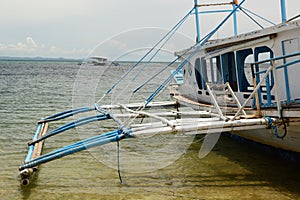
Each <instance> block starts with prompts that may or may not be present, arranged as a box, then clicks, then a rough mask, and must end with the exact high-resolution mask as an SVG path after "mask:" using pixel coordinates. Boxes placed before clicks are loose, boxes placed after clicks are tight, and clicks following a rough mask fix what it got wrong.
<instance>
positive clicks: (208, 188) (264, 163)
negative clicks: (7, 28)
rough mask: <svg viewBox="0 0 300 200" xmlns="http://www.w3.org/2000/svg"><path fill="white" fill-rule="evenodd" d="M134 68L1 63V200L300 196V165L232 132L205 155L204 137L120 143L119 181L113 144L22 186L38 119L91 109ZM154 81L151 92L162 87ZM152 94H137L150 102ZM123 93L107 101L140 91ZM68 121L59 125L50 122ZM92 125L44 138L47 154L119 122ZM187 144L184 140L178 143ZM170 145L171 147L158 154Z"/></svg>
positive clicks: (45, 168) (58, 163)
mask: <svg viewBox="0 0 300 200" xmlns="http://www.w3.org/2000/svg"><path fill="white" fill-rule="evenodd" d="M130 65H131V64H130V63H127V64H123V65H121V66H118V67H117V66H112V67H109V68H107V67H106V68H105V70H104V69H103V68H101V67H99V66H98V68H97V67H93V66H79V65H78V64H77V63H75V62H30V61H23V62H22V61H1V62H0V166H1V170H0V180H1V181H0V199H8V200H10V199H274V200H275V199H278V200H279V199H280V200H281V199H299V198H300V173H299V172H300V164H299V162H297V161H293V160H291V159H286V158H283V157H282V156H280V155H279V154H278V152H277V151H273V150H270V149H268V148H265V147H264V146H260V145H257V144H255V143H251V142H247V141H243V140H236V139H234V138H232V137H230V136H229V135H222V136H221V137H220V139H219V140H218V142H217V144H216V146H215V147H214V148H213V150H212V151H211V152H210V153H209V154H208V155H207V156H206V157H204V158H202V159H200V158H199V157H198V152H199V149H200V148H201V144H202V141H203V137H202V136H197V137H193V138H191V139H190V138H182V139H181V138H180V139H179V140H174V138H171V139H170V138H169V137H167V136H160V137H155V136H154V137H152V138H144V139H139V140H136V141H135V140H134V139H130V140H128V141H124V142H123V141H121V143H120V145H121V149H122V150H121V152H120V168H121V176H122V180H123V183H122V184H121V183H120V180H119V177H118V173H117V162H116V155H117V154H116V153H117V150H116V149H117V147H116V144H111V145H108V147H107V148H104V149H101V148H98V147H96V148H95V149H94V150H90V151H83V152H80V153H77V154H74V155H70V156H67V157H64V158H61V159H58V160H55V161H51V162H49V163H46V164H43V165H41V166H40V167H39V170H38V173H36V175H35V177H34V178H33V180H31V183H30V185H29V186H27V187H23V186H21V185H20V182H19V179H20V177H19V170H18V167H19V166H20V164H21V162H22V161H24V159H25V156H26V154H27V149H28V147H27V145H26V144H27V142H28V141H29V140H30V139H31V138H32V136H33V134H34V132H35V128H36V122H37V121H38V120H39V119H41V118H43V117H45V116H49V115H51V114H54V113H57V112H60V111H63V110H67V109H71V108H73V107H74V105H75V104H76V105H80V106H81V104H82V105H83V104H84V103H86V104H87V105H86V106H92V105H91V102H95V101H97V100H98V99H99V98H101V97H102V95H103V94H104V93H105V91H106V89H107V88H109V86H111V85H112V84H113V83H114V82H115V81H116V80H117V79H118V77H120V75H122V74H123V73H124V72H125V71H126V70H127V69H128V67H129V66H130ZM162 66H163V65H160V64H156V65H155V66H152V67H146V68H145V69H144V72H146V73H144V75H140V76H139V77H140V78H142V79H143V80H146V78H149V77H150V75H149V74H151V73H152V72H153V71H155V70H157V69H160V68H161V67H162ZM84 67H86V68H84ZM147 70H148V71H147ZM150 72H151V73H150ZM167 73H169V72H167ZM145 74H146V75H145ZM95 80H96V83H95ZM132 80H133V79H132ZM131 82H134V81H131ZM155 83H157V84H153V85H152V89H151V90H153V89H154V88H155V87H156V86H157V85H158V84H159V83H158V81H157V82H155ZM94 84H96V85H94ZM126 84H127V85H129V83H126ZM126 84H125V86H126ZM83 86H84V87H83ZM125 86H124V85H123V86H122V87H120V88H122V89H124V88H125ZM128 90H129V89H128ZM91 93H92V94H91ZM150 93H151V92H149V91H148V92H145V93H142V94H141V95H139V96H138V97H137V98H140V99H145V98H147V97H148V96H149V94H150ZM89 94H91V95H90V96H89ZM125 94H127V95H125ZM125 94H124V93H122V95H121V93H114V94H113V95H112V97H110V98H108V99H105V98H104V99H103V100H102V101H104V102H108V103H114V102H115V100H119V99H121V97H124V96H127V99H126V100H125V102H133V101H134V98H135V97H136V96H134V95H128V94H129V93H125ZM128 96H130V98H128ZM102 101H99V103H102ZM70 120H72V119H70ZM65 122H66V120H65V121H63V122H57V123H56V124H55V125H53V127H57V126H59V125H62V124H63V123H65ZM51 127H52V124H51V125H50V129H51ZM87 127H88V129H81V130H80V129H78V130H76V129H74V130H69V131H66V132H65V133H63V134H61V135H57V136H55V137H53V138H50V139H49V140H48V139H47V141H46V142H45V148H44V152H49V151H51V150H54V149H56V148H59V147H62V146H64V145H68V144H70V143H73V142H76V141H78V140H79V139H82V138H84V137H88V136H92V135H96V134H101V132H102V131H107V130H111V129H113V128H114V125H113V124H111V123H105V122H103V123H102V126H101V127H100V126H99V125H98V124H90V125H87ZM103 127H104V128H103ZM169 139H170V141H173V142H171V143H170V142H169ZM144 141H146V142H144ZM182 143H187V145H186V146H185V145H183V146H181V144H182ZM166 144H168V145H169V146H167V147H170V148H165V149H163V150H160V151H158V150H159V147H161V146H162V145H166ZM124 149H125V150H124ZM178 149H180V151H179V152H180V153H178V151H177V150H178ZM135 152H136V154H135ZM173 155H177V157H176V156H175V157H172V156H173ZM143 156H144V158H143ZM111 157H112V159H111ZM137 158H138V159H137ZM140 158H143V159H140ZM170 158H172V159H170ZM139 163H140V164H139ZM157 163H158V164H157Z"/></svg>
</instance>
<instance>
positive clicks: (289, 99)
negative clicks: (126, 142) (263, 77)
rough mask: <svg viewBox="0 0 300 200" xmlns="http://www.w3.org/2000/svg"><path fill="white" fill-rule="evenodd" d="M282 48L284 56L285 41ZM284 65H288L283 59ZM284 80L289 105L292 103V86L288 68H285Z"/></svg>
mask: <svg viewBox="0 0 300 200" xmlns="http://www.w3.org/2000/svg"><path fill="white" fill-rule="evenodd" d="M281 48H282V55H283V56H284V55H285V47H284V41H282V42H281ZM283 64H286V58H283ZM283 70H284V80H285V91H286V99H287V104H290V103H291V93H290V84H289V74H288V69H287V66H284V68H283Z"/></svg>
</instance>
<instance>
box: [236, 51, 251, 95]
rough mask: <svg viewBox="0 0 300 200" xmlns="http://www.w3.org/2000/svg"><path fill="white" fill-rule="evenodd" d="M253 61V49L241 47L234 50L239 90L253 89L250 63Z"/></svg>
mask: <svg viewBox="0 0 300 200" xmlns="http://www.w3.org/2000/svg"><path fill="white" fill-rule="evenodd" d="M253 62H254V56H253V50H252V49H251V48H249V49H243V50H240V51H237V52H236V64H237V73H238V77H239V89H240V91H241V92H249V91H252V90H253V86H252V87H250V85H252V78H251V77H252V76H251V68H250V63H253Z"/></svg>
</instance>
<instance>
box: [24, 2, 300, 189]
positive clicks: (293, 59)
mask: <svg viewBox="0 0 300 200" xmlns="http://www.w3.org/2000/svg"><path fill="white" fill-rule="evenodd" d="M245 1H246V0H243V1H241V2H240V3H239V2H237V1H236V0H234V1H231V2H229V3H219V4H209V5H210V6H221V5H225V6H228V5H229V6H232V10H230V11H227V12H229V14H228V15H227V17H226V18H225V19H224V20H223V21H221V23H220V24H219V25H218V26H217V27H216V28H215V29H213V30H212V31H211V32H209V33H208V34H207V35H206V36H204V37H201V36H200V27H199V26H200V25H199V13H201V12H200V11H199V9H200V8H201V7H203V6H208V4H202V5H201V4H198V2H197V0H194V3H195V4H194V7H193V8H192V9H191V10H190V11H189V12H188V13H187V15H186V16H184V18H182V20H181V21H180V22H179V23H178V24H176V25H175V26H174V27H173V28H172V29H171V30H170V31H169V32H168V33H167V34H166V35H165V36H164V37H163V38H162V39H161V40H160V41H159V42H158V43H157V44H156V45H155V46H154V47H153V48H152V49H151V50H150V51H149V52H148V53H147V54H146V56H147V55H149V54H150V53H153V52H154V55H156V54H157V53H159V51H160V49H161V48H162V46H161V47H160V48H159V49H157V47H158V45H160V44H164V43H166V42H167V40H168V39H169V38H170V37H171V36H172V35H173V34H174V32H175V31H176V30H177V29H178V28H179V27H180V26H181V25H182V24H183V22H184V21H185V20H186V19H187V18H188V17H189V16H190V15H191V14H195V16H196V25H197V26H196V27H197V42H196V44H195V45H194V46H192V47H191V48H188V49H185V50H182V51H178V52H176V53H175V55H176V59H175V60H174V61H173V62H171V63H170V64H168V65H167V66H166V67H165V68H164V69H162V70H166V69H167V68H168V67H169V66H171V65H174V64H178V66H177V67H176V69H175V70H173V71H172V72H171V75H170V76H169V77H167V78H166V79H165V81H164V82H162V83H161V85H160V86H159V87H158V88H157V89H156V90H155V91H154V92H153V93H152V94H151V95H150V96H149V97H148V98H147V99H146V100H145V102H142V103H139V102H137V103H132V104H126V105H124V104H117V105H99V104H97V103H95V104H94V105H93V106H91V107H83V108H77V109H72V110H67V111H64V112H61V113H57V114H55V115H52V116H50V117H46V118H44V119H42V120H40V121H39V122H38V127H37V130H36V132H35V134H34V136H33V139H32V141H30V142H29V143H28V145H29V150H28V154H27V157H26V159H25V162H24V163H23V164H22V165H21V166H20V168H19V170H20V174H21V183H22V184H23V185H27V184H28V183H29V180H30V178H31V176H32V174H33V172H34V171H36V169H37V167H38V166H39V165H40V164H43V163H46V162H49V161H52V160H54V159H58V158H61V157H64V156H67V155H69V154H73V153H76V152H79V151H82V150H85V149H88V148H92V147H94V146H99V145H104V144H107V143H110V142H117V143H118V142H119V141H120V140H122V139H126V138H136V137H141V136H152V135H155V134H170V133H173V134H178V133H184V134H187V135H195V134H204V135H209V134H211V133H219V132H232V133H233V134H237V135H239V136H241V137H245V138H247V139H250V140H254V141H256V142H259V143H263V144H267V145H270V146H273V147H275V148H280V149H283V150H287V151H293V152H300V132H299V128H300V90H299V89H298V84H299V78H298V77H299V75H300V44H299V43H300V42H299V40H300V20H296V18H297V17H298V16H297V17H295V18H293V19H290V20H287V19H286V14H285V1H284V0H281V1H280V3H281V7H282V23H280V24H278V25H275V24H274V25H272V26H271V27H268V28H262V27H261V29H260V30H255V31H253V32H249V33H245V34H239V35H238V34H237V26H236V17H237V16H236V15H237V12H238V11H239V12H240V13H245V14H246V15H247V16H248V17H249V18H250V19H251V20H254V18H253V17H251V16H250V14H252V15H254V13H252V12H251V11H250V10H248V9H246V8H245V7H243V4H244V2H245ZM206 13H207V11H206ZM249 13H250V14H249ZM255 16H257V17H259V18H260V19H263V18H262V17H261V16H259V15H257V14H255ZM231 17H233V19H234V36H232V37H228V38H223V39H216V40H211V39H212V36H213V35H214V34H215V33H216V32H217V31H218V30H219V29H220V27H222V26H223V25H224V23H225V22H227V21H228V19H229V18H231ZM267 21H268V20H267ZM268 22H269V21H268ZM255 23H257V24H259V23H258V22H257V21H255ZM259 26H261V25H259ZM155 50H156V51H155ZM146 56H144V57H143V58H142V59H141V60H139V61H138V62H137V63H136V64H135V65H133V66H132V67H131V68H130V69H129V70H128V71H127V72H126V73H125V74H124V75H123V76H122V77H121V78H120V79H119V80H118V81H117V82H116V83H115V84H114V85H113V86H112V87H111V88H110V89H109V90H108V91H106V93H105V95H108V94H110V93H111V91H113V90H114V88H115V87H116V85H118V84H119V83H121V82H122V81H123V79H125V78H126V76H127V75H128V74H129V73H133V69H135V68H136V67H137V66H138V64H139V63H141V62H142V61H143V59H144V58H145V57H146ZM151 59H152V58H151ZM151 59H150V60H149V62H148V63H147V64H149V63H150V62H151ZM178 61H180V62H178ZM159 73H160V72H158V73H157V74H156V75H155V76H153V77H151V78H150V79H155V78H156V76H158V75H159ZM180 76H181V77H180ZM174 77H175V78H176V80H179V81H178V82H177V83H172V84H170V82H171V81H172V80H173V78H174ZM150 79H149V80H150ZM147 82H148V81H145V83H144V84H143V85H141V86H140V87H138V88H137V89H136V90H134V91H133V92H137V91H138V90H139V89H140V88H141V87H146V85H147ZM167 86H169V87H170V88H171V89H170V97H171V99H170V101H166V102H154V101H153V100H154V99H155V98H156V97H157V96H158V95H159V94H160V92H161V91H162V90H163V89H165V88H166V87H167ZM162 107H163V108H166V107H168V108H175V109H176V110H175V111H174V110H171V109H170V111H169V112H159V109H160V108H162ZM184 107H189V108H193V111H188V112H185V111H184V109H182V110H181V108H184ZM150 108H151V110H150ZM116 110H121V111H122V112H121V113H120V112H115V111H116ZM95 111H96V112H98V114H97V115H94V116H89V117H85V118H80V119H78V120H75V121H72V122H69V123H67V124H65V125H63V126H61V127H59V128H57V129H55V130H52V131H50V132H47V128H48V124H50V123H53V122H55V121H58V120H61V119H65V118H68V117H70V116H74V115H77V114H79V113H87V112H95ZM128 118H132V119H133V120H130V122H128V120H127V121H126V122H125V120H123V119H128ZM136 118H152V119H155V120H156V122H152V123H143V122H141V121H139V123H137V121H135V120H134V119H136ZM103 120H112V121H114V122H115V123H116V124H117V125H118V127H119V128H118V129H117V130H114V131H111V132H107V133H103V134H100V135H96V136H94V137H91V138H88V139H84V140H81V141H78V142H76V143H74V144H71V145H68V146H64V147H62V148H59V149H57V150H55V151H52V152H49V153H47V154H44V155H42V147H43V144H44V141H45V139H47V138H49V137H52V136H54V135H56V134H59V133H61V132H63V131H66V130H69V129H71V128H75V127H77V126H81V125H84V124H86V123H90V122H93V121H103ZM133 141H134V140H133Z"/></svg>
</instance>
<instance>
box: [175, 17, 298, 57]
mask: <svg viewBox="0 0 300 200" xmlns="http://www.w3.org/2000/svg"><path fill="white" fill-rule="evenodd" d="M299 27H300V20H297V21H291V22H286V23H281V24H278V25H275V26H272V27H268V28H264V29H260V30H255V31H251V32H248V33H244V34H240V35H237V36H231V37H227V38H222V39H216V40H209V41H208V42H206V44H205V45H204V46H203V47H202V49H203V50H205V51H206V52H211V51H214V50H217V49H223V48H226V47H231V46H234V45H238V44H241V43H244V42H249V41H253V40H257V39H261V38H264V37H270V38H272V37H276V34H277V33H280V32H284V31H288V30H291V29H295V28H299ZM196 48H197V45H195V46H193V47H190V48H189V49H184V50H181V51H178V52H175V56H184V54H189V53H190V52H191V51H193V50H195V49H196Z"/></svg>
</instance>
